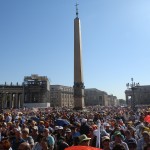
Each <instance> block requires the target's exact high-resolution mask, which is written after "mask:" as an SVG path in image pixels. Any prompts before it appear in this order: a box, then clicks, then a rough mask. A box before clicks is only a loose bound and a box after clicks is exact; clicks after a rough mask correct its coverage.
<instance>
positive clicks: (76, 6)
mask: <svg viewBox="0 0 150 150" xmlns="http://www.w3.org/2000/svg"><path fill="white" fill-rule="evenodd" d="M78 5H79V4H78V3H76V5H75V6H76V17H77V18H78V14H79V13H78Z"/></svg>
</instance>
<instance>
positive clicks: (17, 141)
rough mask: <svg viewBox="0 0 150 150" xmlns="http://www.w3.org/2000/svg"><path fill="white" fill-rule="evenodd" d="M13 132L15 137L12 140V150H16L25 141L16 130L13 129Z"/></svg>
mask: <svg viewBox="0 0 150 150" xmlns="http://www.w3.org/2000/svg"><path fill="white" fill-rule="evenodd" d="M14 132H15V137H14V138H13V140H12V143H11V145H12V149H13V150H18V147H19V145H20V144H21V143H23V142H25V140H24V139H23V138H22V133H21V131H20V130H18V129H14Z"/></svg>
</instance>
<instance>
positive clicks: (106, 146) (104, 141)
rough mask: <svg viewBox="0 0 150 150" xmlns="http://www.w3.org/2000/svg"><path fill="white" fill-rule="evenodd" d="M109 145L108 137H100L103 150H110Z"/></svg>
mask: <svg viewBox="0 0 150 150" xmlns="http://www.w3.org/2000/svg"><path fill="white" fill-rule="evenodd" d="M109 143H110V138H109V136H103V137H102V147H103V150H110V146H109Z"/></svg>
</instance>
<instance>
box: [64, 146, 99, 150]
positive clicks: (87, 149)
mask: <svg viewBox="0 0 150 150" xmlns="http://www.w3.org/2000/svg"><path fill="white" fill-rule="evenodd" d="M65 150H101V149H100V148H96V147H91V146H71V147H67V148H65Z"/></svg>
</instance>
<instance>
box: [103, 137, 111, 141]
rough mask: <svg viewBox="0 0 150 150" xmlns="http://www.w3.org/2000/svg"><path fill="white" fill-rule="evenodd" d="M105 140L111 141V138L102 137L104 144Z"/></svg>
mask: <svg viewBox="0 0 150 150" xmlns="http://www.w3.org/2000/svg"><path fill="white" fill-rule="evenodd" d="M105 140H109V141H110V138H109V136H103V137H102V142H104V141H105Z"/></svg>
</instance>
